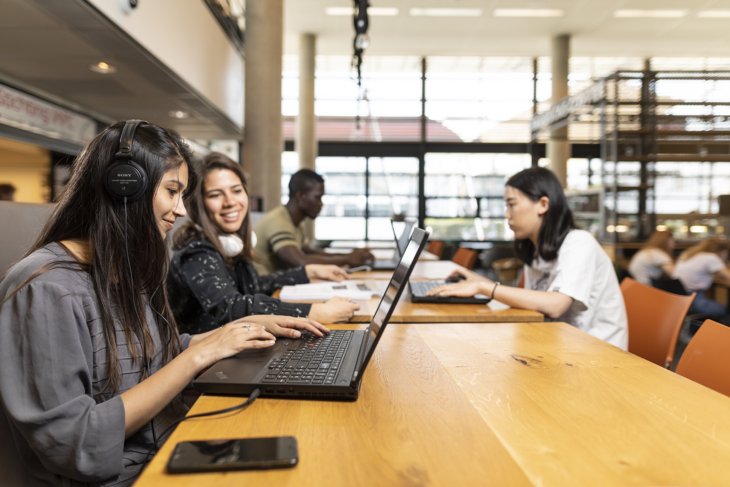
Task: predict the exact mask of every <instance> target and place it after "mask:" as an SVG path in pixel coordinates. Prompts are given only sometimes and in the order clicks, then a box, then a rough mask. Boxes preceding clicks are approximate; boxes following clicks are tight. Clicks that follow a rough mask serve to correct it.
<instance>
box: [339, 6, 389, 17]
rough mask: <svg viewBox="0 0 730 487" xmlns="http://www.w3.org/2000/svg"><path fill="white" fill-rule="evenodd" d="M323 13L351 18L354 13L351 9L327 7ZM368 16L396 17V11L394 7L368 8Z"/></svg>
mask: <svg viewBox="0 0 730 487" xmlns="http://www.w3.org/2000/svg"><path fill="white" fill-rule="evenodd" d="M324 13H325V14H327V15H332V16H351V15H353V14H354V13H355V9H354V8H352V7H327V8H326V9H324ZM368 15H371V16H373V17H394V16H396V15H398V9H397V8H395V7H370V8H368Z"/></svg>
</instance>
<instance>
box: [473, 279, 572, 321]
mask: <svg viewBox="0 0 730 487" xmlns="http://www.w3.org/2000/svg"><path fill="white" fill-rule="evenodd" d="M485 291H486V292H485V293H484V294H486V295H487V296H491V295H492V292H493V291H494V296H492V298H493V299H496V300H498V301H500V302H502V303H504V304H506V305H508V306H511V307H512V308H522V309H529V310H533V311H539V312H540V313H542V314H544V315H545V316H548V317H549V318H558V317H560V316H562V315H563V314H564V313H565V312H566V311H568V308H570V305H571V304H572V302H573V299H572V298H571V297H570V296H566V295H565V294H561V293H558V292H554V291H533V290H532V289H523V288H519V287H511V286H497V287H496V289H494V290H492V289H486V290H485Z"/></svg>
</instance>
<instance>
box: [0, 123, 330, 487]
mask: <svg viewBox="0 0 730 487" xmlns="http://www.w3.org/2000/svg"><path fill="white" fill-rule="evenodd" d="M190 158H191V153H190V151H189V149H188V148H187V146H186V145H185V144H184V143H183V141H182V139H181V138H180V137H179V136H178V135H176V134H175V133H173V132H171V131H168V130H165V129H164V128H162V127H159V126H156V125H153V124H149V123H146V122H142V121H139V120H130V121H128V122H120V123H117V124H115V125H112V126H111V127H108V128H106V129H105V130H103V131H102V132H101V133H100V134H99V135H97V136H96V137H95V138H94V139H93V140H92V141H91V142H90V143H89V145H88V146H87V147H86V148H85V149H84V150H83V151H82V152H81V154H80V155H79V157H78V158H77V160H76V162H75V164H74V171H73V175H72V178H71V181H70V183H69V186H68V189H67V190H66V191H65V192H64V194H63V196H62V198H61V200H60V201H59V202H58V204H57V205H56V207H55V209H54V211H53V213H52V215H51V217H50V218H49V220H48V222H47V224H46V226H45V227H44V229H43V231H42V232H41V235H40V236H39V238H38V240H37V241H36V242H35V244H34V245H33V246H32V248H31V250H30V251H29V253H28V255H26V257H25V258H23V259H22V260H21V261H20V262H18V263H17V264H16V265H15V266H13V267H12V268H11V270H10V271H9V272H8V274H7V275H6V277H5V279H4V280H3V281H2V283H0V296H2V297H3V298H2V301H0V437H1V438H2V442H0V471H2V481H0V483H2V484H3V485H23V486H30V485H32V486H38V485H49V486H58V485H64V486H76V485H78V486H81V485H91V484H93V485H96V486H106V485H114V486H127V485H131V484H132V483H133V482H134V480H135V478H136V477H137V476H138V474H139V473H140V472H141V470H142V468H143V467H144V465H145V464H146V463H147V462H148V461H149V460H150V459H151V458H152V456H153V455H154V453H155V452H156V451H157V449H158V448H159V446H160V445H161V443H162V442H163V441H164V440H165V438H166V432H168V431H169V426H170V425H172V424H174V423H175V422H177V421H178V420H180V419H182V418H183V417H184V415H185V413H186V411H187V408H186V407H185V405H184V404H183V402H182V399H181V396H180V392H181V391H182V390H183V389H184V388H185V387H187V386H188V384H190V382H191V381H192V379H193V378H194V377H195V376H196V375H197V374H198V373H200V372H201V371H203V370H204V369H206V368H207V367H209V366H210V365H212V364H213V363H215V362H216V361H218V360H220V359H222V358H225V357H228V356H231V355H234V354H236V353H238V352H240V351H242V350H246V349H260V348H265V347H270V346H272V345H273V344H274V341H275V338H274V335H273V334H272V333H271V332H275V333H276V334H280V335H283V336H287V337H291V338H294V337H295V336H296V335H298V334H299V331H298V330H297V329H308V330H310V331H312V332H313V333H315V334H318V335H322V334H323V330H326V329H324V328H319V327H315V326H313V325H312V324H311V323H308V322H304V321H303V320H301V319H299V318H289V317H275V318H272V317H269V316H265V317H262V318H261V319H260V320H258V321H257V318H258V317H249V318H246V320H240V321H236V322H233V323H229V324H227V325H225V326H223V327H221V328H218V329H216V330H215V331H213V332H210V333H206V334H202V335H195V336H190V335H179V334H178V331H177V327H176V325H175V318H174V316H173V314H172V312H171V310H170V306H169V303H168V300H167V292H166V291H165V277H166V272H167V265H168V262H169V259H168V255H167V245H166V244H165V241H164V238H165V234H166V233H167V232H168V231H169V230H170V229H171V228H172V226H173V224H174V222H175V219H176V218H178V217H181V216H184V215H185V207H184V205H183V203H182V195H183V193H184V192H185V191H186V190H187V189H188V188H189V187H191V186H193V183H194V179H195V178H194V174H193V173H190V172H189V164H190ZM130 161H133V163H132V162H130ZM122 164H123V165H122ZM135 166H136V167H135ZM122 173H123V174H125V180H127V181H130V180H133V181H134V183H130V185H131V186H132V187H133V189H134V192H133V195H130V194H128V193H127V192H126V191H125V190H124V189H123V188H120V187H118V186H116V185H114V184H113V183H108V181H110V180H113V178H110V177H107V176H113V175H114V174H120V175H121V174H122ZM132 174H134V175H133V176H129V175H132ZM107 183H108V184H107ZM295 328H296V329H295Z"/></svg>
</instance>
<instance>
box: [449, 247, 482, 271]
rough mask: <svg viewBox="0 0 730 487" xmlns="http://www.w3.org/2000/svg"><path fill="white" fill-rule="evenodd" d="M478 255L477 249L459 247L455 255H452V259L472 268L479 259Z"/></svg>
mask: <svg viewBox="0 0 730 487" xmlns="http://www.w3.org/2000/svg"><path fill="white" fill-rule="evenodd" d="M477 255H478V254H477V251H476V250H473V249H467V248H466V247H459V248H458V249H457V250H456V252H455V253H454V256H453V257H451V261H452V262H455V263H457V264H459V265H460V266H462V267H466V268H467V269H472V268H474V264H475V263H476V261H477Z"/></svg>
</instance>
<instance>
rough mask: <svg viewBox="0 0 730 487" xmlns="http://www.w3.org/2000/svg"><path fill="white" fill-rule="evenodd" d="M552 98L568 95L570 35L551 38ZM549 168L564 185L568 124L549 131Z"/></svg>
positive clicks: (566, 173)
mask: <svg viewBox="0 0 730 487" xmlns="http://www.w3.org/2000/svg"><path fill="white" fill-rule="evenodd" d="M551 61H552V80H553V81H552V86H553V91H552V99H551V102H552V103H553V104H555V103H558V102H559V101H560V100H562V99H563V98H565V97H566V96H568V71H569V69H570V36H569V35H568V34H561V35H559V36H557V37H554V38H553V40H552V52H551ZM547 156H548V159H549V160H550V164H549V166H548V167H549V168H550V170H552V171H553V172H554V173H555V175H556V176H557V177H558V180H559V181H560V183H561V184H562V185H563V187H566V185H567V180H568V159H569V158H570V143H569V142H568V125H567V123H566V124H565V126H563V127H560V128H556V129H553V130H551V131H550V140H549V141H548V146H547Z"/></svg>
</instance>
